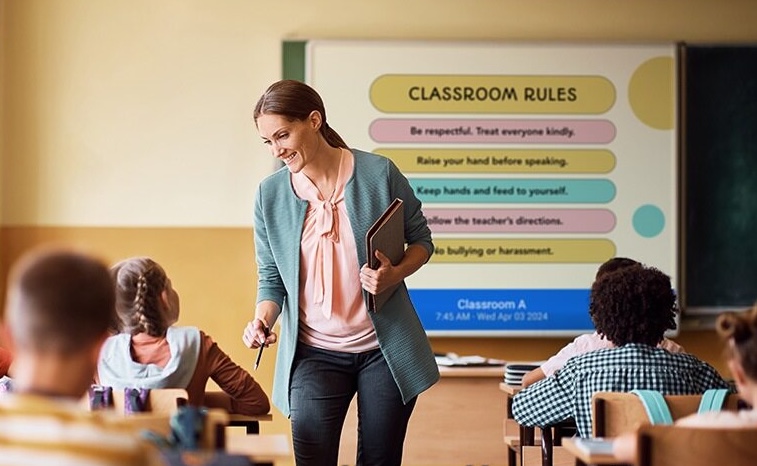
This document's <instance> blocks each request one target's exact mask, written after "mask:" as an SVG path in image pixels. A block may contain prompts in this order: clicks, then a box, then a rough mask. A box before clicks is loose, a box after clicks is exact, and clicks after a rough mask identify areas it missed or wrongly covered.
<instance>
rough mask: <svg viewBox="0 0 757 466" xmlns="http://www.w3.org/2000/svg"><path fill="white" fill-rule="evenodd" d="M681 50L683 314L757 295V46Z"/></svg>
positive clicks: (741, 303)
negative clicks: (682, 104)
mask: <svg viewBox="0 0 757 466" xmlns="http://www.w3.org/2000/svg"><path fill="white" fill-rule="evenodd" d="M683 52H684V53H683V54H682V67H683V71H684V73H683V76H685V80H684V83H683V85H682V87H681V92H682V99H683V102H684V107H683V108H684V115H685V121H684V125H683V129H684V133H683V142H684V144H683V154H682V155H683V160H684V163H683V166H684V173H683V175H684V183H683V185H684V188H683V189H684V192H683V195H684V196H683V202H684V204H685V208H684V220H683V228H682V234H683V244H684V248H683V252H684V259H683V260H684V267H683V271H684V273H683V277H684V284H685V290H684V296H683V299H682V302H683V305H684V308H685V312H687V313H689V314H698V313H718V312H721V311H723V310H727V309H741V308H745V307H748V306H750V305H752V304H753V303H754V302H755V301H756V300H757V44H754V45H686V46H685V47H684V50H683Z"/></svg>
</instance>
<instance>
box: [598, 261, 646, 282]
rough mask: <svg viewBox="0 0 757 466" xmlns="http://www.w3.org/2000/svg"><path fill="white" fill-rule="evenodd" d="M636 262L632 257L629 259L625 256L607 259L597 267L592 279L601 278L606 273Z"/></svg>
mask: <svg viewBox="0 0 757 466" xmlns="http://www.w3.org/2000/svg"><path fill="white" fill-rule="evenodd" d="M636 264H638V262H637V261H635V260H633V259H629V258H627V257H613V258H612V259H608V260H607V261H606V262H605V263H603V264H602V265H600V266H599V268H598V269H597V274H596V275H595V276H594V279H595V280H596V279H598V278H601V277H603V276H605V275H607V274H608V273H612V272H615V271H617V270H620V269H623V268H625V267H630V266H632V265H636Z"/></svg>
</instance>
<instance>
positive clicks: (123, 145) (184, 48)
mask: <svg viewBox="0 0 757 466" xmlns="http://www.w3.org/2000/svg"><path fill="white" fill-rule="evenodd" d="M344 18H347V19H346V20H345V19H344ZM754 24H757V2H754V1H753V0H742V1H704V0H666V1H659V0H633V1H619V0H616V1H608V0H573V1H565V0H530V1H519V0H472V1H468V2H460V1H455V2H453V1H449V0H415V1H396V0H391V1H387V0H385V1H381V2H356V1H354V0H351V1H347V0H312V1H309V2H306V1H301V0H298V1H295V0H280V1H277V2H262V1H252V0H216V1H208V0H161V1H155V0H129V1H125V0H123V1H117V0H113V1H100V0H0V32H2V36H0V37H2V44H3V46H2V49H0V90H1V91H2V94H1V95H0V241H1V242H0V276H1V277H4V276H5V274H6V269H7V264H8V263H9V261H11V260H13V259H14V258H15V257H17V256H18V254H20V253H21V252H22V251H23V250H25V249H27V248H28V247H30V246H32V245H34V244H36V243H39V242H45V241H63V242H73V243H76V244H79V245H82V246H84V247H87V248H89V249H91V250H92V251H94V252H96V253H98V254H100V255H101V256H103V257H104V258H105V259H106V260H109V261H114V260H116V259H119V258H121V257H124V256H128V255H135V254H148V255H151V256H153V257H154V258H156V259H157V260H158V261H159V262H161V263H163V265H164V266H165V267H166V269H167V270H168V272H169V274H170V275H171V276H172V278H173V281H174V284H175V285H176V287H177V288H178V290H179V291H180V293H181V299H182V307H183V311H182V317H181V321H180V323H182V324H193V325H198V326H200V327H203V328H204V329H206V330H207V331H208V332H209V333H210V334H211V335H212V336H213V337H215V338H216V340H217V341H218V342H219V343H220V345H221V347H222V348H223V349H225V350H226V351H227V352H229V353H230V354H231V355H232V357H233V358H234V359H235V360H236V361H238V362H239V363H240V364H242V365H243V366H245V367H250V366H251V364H252V360H253V354H252V353H251V352H249V351H247V350H245V348H244V347H243V345H242V343H241V338H240V335H241V330H242V327H243V325H244V323H245V321H246V319H247V318H248V317H249V316H250V313H251V310H252V307H253V302H254V281H255V275H254V260H253V250H252V233H251V228H250V226H251V209H252V200H253V195H254V189H255V187H256V185H257V183H258V182H259V181H260V179H261V178H262V177H263V176H265V175H266V174H268V173H269V172H270V170H271V167H272V166H273V162H272V161H271V159H270V157H269V156H268V155H267V154H266V151H265V150H264V147H263V145H262V144H260V142H259V138H258V136H257V134H256V133H255V131H254V128H253V126H252V123H251V119H250V113H251V107H252V105H253V104H254V102H255V100H256V98H257V96H258V95H259V94H260V93H261V92H262V91H263V90H264V89H265V87H267V85H268V84H270V83H271V82H272V81H274V80H276V79H278V78H279V77H280V69H281V62H280V44H281V41H282V40H284V39H291V38H303V39H308V38H354V39H377V38H387V39H445V40H503V41H511V40H545V41H584V40H586V41H613V42H614V41H631V42H645V41H678V40H686V41H689V42H696V41H754V40H756V39H757V29H755V28H754ZM327 104H328V103H327ZM334 125H335V126H336V127H337V128H338V127H339V124H338V122H334ZM1 291H2V290H1V289H0V292H1ZM679 340H680V341H681V343H682V344H683V345H684V346H686V347H687V349H689V350H690V351H692V352H694V353H695V354H698V355H699V356H701V357H703V358H705V359H707V360H709V361H711V362H713V363H714V364H716V366H717V367H718V368H720V369H721V370H722V369H723V368H724V366H723V365H722V363H721V362H720V349H719V344H718V343H717V340H716V339H715V338H714V336H713V335H712V333H711V332H703V333H684V334H683V335H682V336H681V338H680V339H679ZM565 341H566V339H555V338H550V339H515V338H510V339H505V338H497V339H495V338H490V339H464V338H463V339H441V338H437V339H434V340H433V344H434V349H435V350H437V351H455V352H458V353H461V354H483V355H487V356H491V357H500V358H505V359H511V360H518V359H541V358H543V357H546V356H548V355H549V354H551V353H553V352H554V351H555V350H556V349H558V348H559V347H560V346H562V345H563V344H564V343H565ZM272 355H273V352H270V353H266V356H264V361H263V365H262V367H261V369H260V370H259V372H258V373H256V374H255V376H256V377H257V378H259V379H260V381H261V382H262V383H263V385H264V386H265V387H267V388H270V384H271V379H272V371H273V360H272V359H271V356H272ZM280 418H281V416H280V415H278V413H277V421H276V422H275V423H274V425H273V426H264V430H265V431H268V432H285V431H287V430H288V425H287V423H286V422H285V420H283V419H280Z"/></svg>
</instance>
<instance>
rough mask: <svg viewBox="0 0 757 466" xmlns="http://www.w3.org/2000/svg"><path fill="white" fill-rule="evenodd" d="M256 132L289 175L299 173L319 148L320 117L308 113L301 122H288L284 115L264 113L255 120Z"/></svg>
mask: <svg viewBox="0 0 757 466" xmlns="http://www.w3.org/2000/svg"><path fill="white" fill-rule="evenodd" d="M256 123H257V127H258V132H259V133H260V137H261V138H262V139H263V143H264V144H267V145H269V146H270V148H271V154H272V155H273V156H274V157H276V158H277V159H279V160H281V161H282V162H283V163H284V165H286V166H287V167H288V168H289V171H290V172H292V173H297V172H299V171H300V170H302V168H303V167H305V165H307V163H308V162H309V161H310V160H312V158H313V157H314V156H315V152H316V150H317V148H318V147H319V145H320V144H319V142H320V141H319V137H320V134H319V131H318V130H319V128H320V126H321V116H320V114H319V113H318V112H312V113H311V114H310V116H309V117H308V118H306V119H305V120H291V121H290V120H289V119H287V118H286V117H284V116H281V115H276V114H269V113H264V114H262V115H260V116H259V117H258V119H257V122H256Z"/></svg>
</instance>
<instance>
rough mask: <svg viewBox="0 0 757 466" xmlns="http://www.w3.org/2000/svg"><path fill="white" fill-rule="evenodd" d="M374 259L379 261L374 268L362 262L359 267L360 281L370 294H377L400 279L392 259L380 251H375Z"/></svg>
mask: <svg viewBox="0 0 757 466" xmlns="http://www.w3.org/2000/svg"><path fill="white" fill-rule="evenodd" d="M376 259H378V260H379V262H380V263H381V264H380V265H379V268H377V269H376V270H374V269H372V268H370V267H368V264H363V267H361V268H360V283H361V284H362V285H363V289H364V290H365V291H367V292H369V293H371V294H379V293H381V292H382V291H384V290H385V289H387V288H389V287H390V286H392V285H394V284H396V283H398V282H400V281H401V280H402V277H401V276H400V274H399V272H398V270H397V268H396V267H395V266H393V265H392V261H391V260H389V258H388V257H386V256H385V255H384V254H383V253H382V252H381V251H376Z"/></svg>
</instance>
